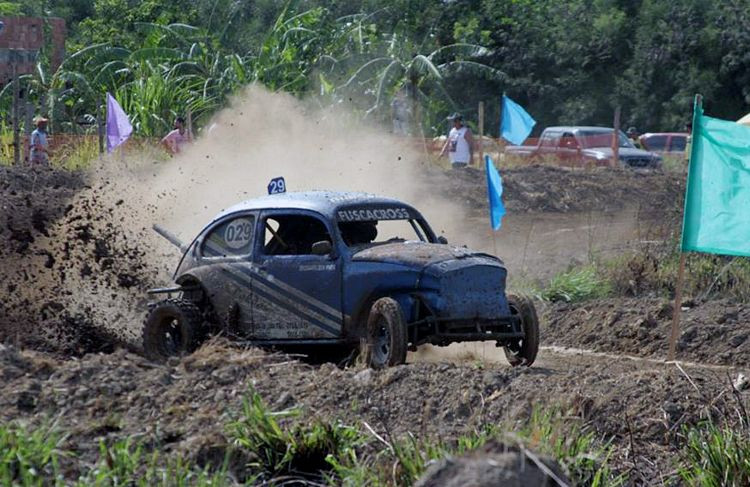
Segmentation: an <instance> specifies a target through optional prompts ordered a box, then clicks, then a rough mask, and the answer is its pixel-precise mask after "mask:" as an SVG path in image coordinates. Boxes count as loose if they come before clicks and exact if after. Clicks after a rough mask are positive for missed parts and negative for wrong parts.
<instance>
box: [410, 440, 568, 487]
mask: <svg viewBox="0 0 750 487" xmlns="http://www.w3.org/2000/svg"><path fill="white" fill-rule="evenodd" d="M569 483H570V481H569V480H568V479H567V478H566V477H565V474H563V473H562V469H561V468H560V465H558V464H557V462H556V461H555V460H553V459H552V458H549V457H541V458H540V457H538V456H537V455H535V454H534V453H532V452H530V451H528V450H526V449H524V448H519V447H517V446H515V445H507V444H503V443H498V442H496V441H491V442H490V443H487V444H486V445H485V446H483V447H482V448H480V449H478V450H475V451H473V452H470V453H469V454H467V455H465V456H463V457H459V458H446V459H443V460H440V461H439V462H437V463H436V464H434V465H433V466H431V467H430V468H429V469H428V470H427V472H425V474H424V476H423V477H422V478H421V479H420V480H419V482H417V483H416V484H415V487H463V486H465V485H471V486H475V487H494V486H497V485H503V486H507V487H523V486H544V485H550V486H552V485H568V484H569Z"/></svg>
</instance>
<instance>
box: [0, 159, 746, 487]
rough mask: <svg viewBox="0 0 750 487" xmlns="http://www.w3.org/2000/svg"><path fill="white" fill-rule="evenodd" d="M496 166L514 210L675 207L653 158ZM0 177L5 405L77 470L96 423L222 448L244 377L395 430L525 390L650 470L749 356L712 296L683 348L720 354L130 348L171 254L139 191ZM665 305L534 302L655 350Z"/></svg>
mask: <svg viewBox="0 0 750 487" xmlns="http://www.w3.org/2000/svg"><path fill="white" fill-rule="evenodd" d="M430 177H432V178H435V181H436V184H441V185H444V187H446V188H448V189H447V191H448V192H449V194H451V195H452V197H454V198H455V200H456V202H457V203H459V204H463V205H465V209H466V212H467V220H469V221H471V219H472V218H479V217H483V212H484V211H485V210H483V209H482V208H484V201H485V196H484V195H485V193H484V191H485V186H484V184H485V182H484V178H483V176H482V174H481V173H479V172H477V171H473V170H467V171H464V172H460V173H448V174H438V173H435V174H433V175H431V176H430ZM503 177H504V183H505V191H506V193H505V201H506V206H507V207H508V209H509V210H512V211H516V212H523V213H525V214H527V215H534V214H538V215H542V214H543V215H546V216H547V217H549V215H554V214H559V215H573V214H576V213H579V214H583V215H586V211H589V212H590V211H593V210H594V209H600V208H602V207H604V208H606V209H608V210H610V211H617V210H618V209H626V208H633V207H634V206H641V205H642V203H643V201H649V202H650V203H651V204H653V205H662V206H664V207H670V208H673V207H674V206H675V205H677V206H679V201H678V200H679V194H680V193H681V191H682V177H680V176H675V175H670V174H661V173H658V174H639V173H630V172H620V171H612V172H608V171H601V170H594V171H568V170H564V169H559V168H552V167H547V166H531V167H527V168H520V169H508V170H506V171H504V172H503ZM0 181H1V183H0V206H1V207H2V208H3V213H2V215H0V252H1V254H0V257H2V259H3V266H2V270H3V275H2V277H3V282H2V286H3V297H4V299H3V300H2V301H0V343H5V344H6V345H4V346H2V347H0V377H2V380H3V384H4V386H5V387H4V389H3V390H4V392H5V393H4V394H2V395H0V417H1V418H2V419H3V420H11V419H24V420H28V421H31V422H32V423H35V424H42V423H43V422H44V421H47V420H49V419H50V418H53V419H55V420H57V421H58V424H59V425H60V426H62V427H65V428H67V429H70V430H71V431H72V432H73V434H72V435H71V436H70V437H68V439H67V440H66V441H67V442H68V445H67V446H70V447H71V448H72V449H74V450H75V451H77V452H78V454H79V456H78V458H77V459H76V461H73V460H71V459H67V460H65V461H64V462H65V465H64V468H65V472H66V475H67V476H68V477H69V478H73V477H74V476H75V474H76V472H77V471H78V470H80V469H81V468H82V466H83V465H90V464H93V463H94V462H95V461H96V459H97V448H98V442H99V440H101V439H116V438H122V437H125V436H129V435H136V436H139V437H142V438H145V439H147V440H148V441H149V442H150V443H151V444H152V445H154V446H158V447H159V448H160V449H162V450H165V451H167V452H170V451H173V452H181V453H184V454H185V455H187V456H188V457H190V458H192V459H194V460H196V461H197V462H198V463H199V464H207V463H211V462H215V461H217V460H216V459H217V458H223V457H222V456H221V453H222V451H223V449H225V448H226V446H227V438H226V431H225V429H224V424H225V423H226V422H227V421H228V420H229V419H231V418H232V417H234V416H235V415H236V414H237V410H238V407H239V405H240V403H241V399H242V397H243V395H244V394H245V392H246V391H247V388H248V386H249V385H252V386H253V387H254V388H256V389H257V390H258V391H259V392H260V393H261V394H262V395H263V397H264V398H265V399H266V400H267V401H268V402H269V403H270V404H271V405H272V407H273V408H275V409H282V408H287V407H293V406H300V407H302V409H303V411H304V414H305V415H306V416H305V417H314V416H319V417H323V418H340V419H341V420H343V421H345V422H347V423H350V424H353V425H357V426H360V427H362V426H363V422H367V423H368V424H369V425H372V426H373V428H375V429H376V430H377V431H379V432H381V433H383V432H384V431H385V430H386V429H388V430H389V431H391V432H392V433H393V434H396V435H399V434H403V433H406V432H412V433H414V434H415V435H422V436H433V437H435V436H438V437H445V438H450V437H455V436H456V435H458V434H461V433H465V432H467V431H470V430H471V429H472V428H475V427H477V426H479V425H481V424H486V423H499V422H504V423H508V424H511V425H512V424H515V423H518V422H520V421H523V420H524V419H525V418H527V417H528V415H529V411H530V410H531V408H532V407H534V406H535V405H538V406H562V407H563V408H565V409H568V410H570V414H571V415H572V416H574V417H578V418H580V421H582V422H583V423H584V424H586V425H587V426H588V427H589V428H592V429H593V430H594V431H596V432H597V434H598V435H600V437H602V438H605V439H610V438H611V439H612V441H613V445H614V446H615V454H614V457H613V461H614V464H615V466H616V467H617V469H618V470H619V471H621V472H624V473H628V474H629V475H630V477H631V479H632V480H633V481H634V482H635V483H639V482H641V483H648V484H653V483H658V482H660V481H661V480H663V479H665V478H668V477H671V476H673V475H674V472H675V468H676V464H675V462H676V457H675V454H676V452H677V448H678V447H679V445H680V441H681V437H680V431H681V430H680V428H681V426H682V425H686V424H696V423H697V422H698V421H699V420H700V419H701V418H705V417H708V416H712V417H716V418H723V417H728V418H731V417H733V416H732V415H733V414H734V411H735V410H734V409H733V408H735V407H736V404H737V403H736V399H735V395H734V394H733V391H732V390H731V387H730V385H729V384H730V379H731V378H732V377H734V376H735V375H736V374H737V373H739V370H737V369H735V368H734V367H737V366H747V365H748V363H749V362H750V359H748V357H750V355H748V353H747V352H750V341H748V340H747V337H748V335H747V334H745V333H744V332H743V331H742V330H741V327H742V325H743V324H744V323H746V321H747V318H748V316H747V315H748V313H749V312H748V311H747V310H746V309H745V308H744V307H742V306H738V305H730V304H728V303H724V302H711V303H707V304H703V305H701V306H698V307H694V308H691V309H689V310H688V311H686V314H685V316H684V318H683V328H682V329H683V333H682V336H681V338H680V347H679V354H680V355H679V357H680V358H683V359H685V360H690V361H695V362H706V363H709V364H726V365H730V366H731V367H729V368H712V367H707V366H703V365H696V366H690V367H685V371H684V372H683V371H681V370H679V369H678V368H677V367H675V366H674V365H668V364H663V363H658V362H650V361H637V360H629V359H624V358H618V357H605V356H597V355H590V354H569V353H557V352H554V351H551V350H545V351H543V352H542V354H541V357H540V360H539V363H538V364H537V365H535V366H534V367H532V368H530V369H526V368H524V369H511V368H509V367H507V366H506V365H503V364H502V363H500V362H494V361H484V360H481V357H477V356H473V357H465V358H464V359H462V360H457V361H451V360H448V359H446V358H441V356H440V355H438V356H437V357H434V356H433V357H431V358H429V359H426V358H424V357H422V356H419V355H414V356H410V363H409V364H408V365H405V366H400V367H395V368H393V369H389V370H385V371H381V372H376V371H367V370H365V371H362V370H358V369H347V370H341V369H338V368H336V367H334V366H333V365H322V366H312V365H308V364H305V363H303V362H300V361H298V360H296V359H294V358H290V357H288V356H283V355H278V354H269V353H266V352H263V351H260V350H256V349H248V350H245V349H238V348H235V347H232V346H230V345H227V344H222V343H214V344H211V345H209V346H206V347H204V348H203V349H201V350H199V351H198V352H197V353H196V354H194V355H193V356H190V357H187V358H185V359H182V360H175V361H173V362H171V363H170V364H168V365H164V366H162V365H155V364H152V363H150V362H148V361H147V360H145V359H144V358H142V357H141V356H139V355H137V354H136V353H135V352H134V351H137V346H135V347H134V346H133V344H137V336H133V335H132V334H130V335H128V334H125V335H123V334H118V330H121V329H123V328H125V327H132V326H133V325H134V324H135V325H134V326H135V328H137V327H138V326H139V325H138V324H139V323H140V320H141V319H142V318H143V315H144V314H145V313H144V310H145V304H146V303H145V299H144V297H143V292H144V290H145V289H146V288H147V287H149V286H152V285H157V284H163V283H164V282H163V279H164V276H165V275H168V269H169V268H170V267H171V266H172V265H173V262H172V260H173V259H174V255H168V254H167V253H162V254H160V253H154V252H153V251H152V250H153V249H152V248H151V247H149V246H146V245H144V244H143V242H145V241H146V240H148V238H151V237H147V236H146V235H145V233H143V232H146V231H147V227H148V225H150V223H151V222H144V228H143V229H140V230H133V229H130V228H123V227H122V226H121V224H120V223H121V222H122V221H123V218H124V214H125V213H126V212H128V211H131V208H132V205H134V202H130V201H123V200H122V199H121V197H120V196H118V195H117V194H112V191H111V190H110V189H109V188H108V183H107V181H106V180H101V179H98V180H97V182H96V183H93V182H92V181H91V180H90V179H89V178H88V177H87V176H86V175H83V174H69V173H65V172H60V171H56V170H52V169H28V168H14V169H8V168H2V169H0ZM581 212H583V213H581ZM477 215H478V216H477ZM589 215H590V213H589ZM589 218H590V217H589ZM549 238H552V239H553V240H554V238H555V237H554V235H552V236H551V237H549ZM154 260H156V262H154ZM538 265H539V266H544V265H545V262H544V260H543V259H540V260H539V262H538ZM536 270H537V269H536V268H532V269H531V270H530V272H535V271H536ZM123 303H124V304H123ZM687 304H689V303H687ZM670 309H671V308H670V306H669V304H668V303H667V302H665V301H661V300H658V299H649V300H639V299H628V300H605V301H599V302H595V303H589V304H582V305H575V306H571V305H555V306H554V307H551V308H549V309H547V310H546V311H545V313H544V316H545V320H546V321H545V323H544V324H543V334H542V341H543V344H544V345H560V346H568V347H575V348H584V349H591V350H597V351H606V352H613V353H614V354H628V355H640V356H645V357H658V356H660V355H661V354H662V352H663V350H665V343H664V337H665V336H667V333H665V330H666V327H667V326H668V322H669V312H670ZM717 398H718V399H717ZM235 468H240V467H239V466H238V465H235Z"/></svg>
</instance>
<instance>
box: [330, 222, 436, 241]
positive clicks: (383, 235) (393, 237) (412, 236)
mask: <svg viewBox="0 0 750 487" xmlns="http://www.w3.org/2000/svg"><path fill="white" fill-rule="evenodd" d="M339 231H341V238H342V239H343V240H344V243H345V244H346V245H347V246H348V247H371V246H373V245H382V244H386V243H393V242H406V241H416V242H427V241H429V240H428V239H429V237H428V233H427V232H426V231H425V229H424V227H423V226H422V224H421V222H420V221H418V220H415V219H413V218H409V219H400V220H363V221H353V222H339Z"/></svg>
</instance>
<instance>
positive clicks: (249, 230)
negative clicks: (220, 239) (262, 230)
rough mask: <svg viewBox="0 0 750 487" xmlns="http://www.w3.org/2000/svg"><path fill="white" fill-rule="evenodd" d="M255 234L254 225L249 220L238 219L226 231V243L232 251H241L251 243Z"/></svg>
mask: <svg viewBox="0 0 750 487" xmlns="http://www.w3.org/2000/svg"><path fill="white" fill-rule="evenodd" d="M252 234H253V223H252V220H250V219H248V218H237V219H236V220H233V221H232V222H231V223H229V225H227V228H226V230H224V241H225V242H226V244H227V247H229V248H230V249H241V248H242V247H245V246H246V245H247V244H248V243H250V237H251V236H252Z"/></svg>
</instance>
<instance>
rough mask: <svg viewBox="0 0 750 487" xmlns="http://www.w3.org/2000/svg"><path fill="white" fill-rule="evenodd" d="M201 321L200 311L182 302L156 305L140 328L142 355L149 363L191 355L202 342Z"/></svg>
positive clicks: (175, 300)
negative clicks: (149, 360)
mask: <svg viewBox="0 0 750 487" xmlns="http://www.w3.org/2000/svg"><path fill="white" fill-rule="evenodd" d="M202 325H203V318H202V316H201V312H200V309H199V308H198V307H197V306H196V305H195V304H193V303H192V302H190V301H186V300H184V299H165V300H164V301H160V302H159V303H157V304H156V305H155V306H154V307H153V309H151V312H150V313H149V314H148V317H147V318H146V322H145V323H144V325H143V351H144V352H145V354H146V357H148V358H150V359H151V360H156V361H159V362H163V361H165V360H166V359H168V358H169V357H175V356H182V355H187V354H189V353H192V352H193V351H194V350H195V349H196V348H198V345H199V344H200V341H201V330H202Z"/></svg>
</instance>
